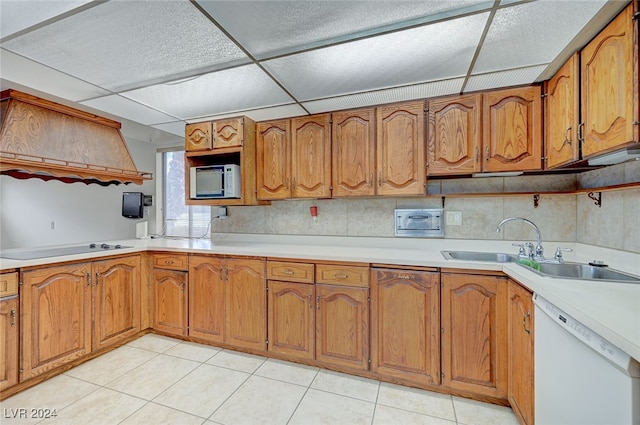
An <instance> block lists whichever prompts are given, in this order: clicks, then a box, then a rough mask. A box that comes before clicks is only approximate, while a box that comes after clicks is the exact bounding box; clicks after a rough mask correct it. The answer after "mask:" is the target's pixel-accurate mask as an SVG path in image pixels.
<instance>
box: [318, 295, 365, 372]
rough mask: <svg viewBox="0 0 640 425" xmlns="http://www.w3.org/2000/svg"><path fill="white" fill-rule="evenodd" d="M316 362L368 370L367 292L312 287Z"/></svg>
mask: <svg viewBox="0 0 640 425" xmlns="http://www.w3.org/2000/svg"><path fill="white" fill-rule="evenodd" d="M316 360H318V361H321V362H325V363H332V364H335V365H339V366H346V367H350V368H354V369H363V370H367V369H368V368H369V288H356V287H345V286H337V285H321V284H316Z"/></svg>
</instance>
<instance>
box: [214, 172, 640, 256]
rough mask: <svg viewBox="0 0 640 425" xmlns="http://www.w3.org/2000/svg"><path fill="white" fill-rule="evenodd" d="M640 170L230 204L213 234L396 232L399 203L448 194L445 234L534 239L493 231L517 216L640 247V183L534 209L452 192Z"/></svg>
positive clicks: (628, 176) (525, 230)
mask: <svg viewBox="0 0 640 425" xmlns="http://www.w3.org/2000/svg"><path fill="white" fill-rule="evenodd" d="M592 173H593V174H592ZM639 176H640V161H636V163H631V164H621V165H618V166H613V167H607V168H604V169H600V170H596V171H590V172H587V173H582V174H575V175H557V176H548V175H547V176H529V177H516V178H490V179H456V180H455V181H454V180H451V181H447V180H442V181H430V182H429V187H428V190H429V192H430V193H431V194H433V195H432V196H427V197H422V198H387V197H385V198H382V197H380V198H340V199H324V200H323V199H317V200H316V199H309V200H284V201H274V202H272V204H271V205H269V206H256V207H229V213H228V215H229V217H228V218H227V219H225V220H214V222H213V224H212V232H214V233H255V234H287V235H323V236H374V237H394V214H393V210H394V209H395V208H440V207H441V206H442V196H444V208H445V212H446V211H461V212H462V224H461V225H459V226H452V225H445V238H450V239H486V240H496V239H505V240H515V241H535V239H536V235H535V232H534V231H533V229H532V228H531V227H530V226H528V225H526V224H524V223H517V222H513V223H508V224H506V225H505V226H504V228H503V231H502V232H501V233H496V231H495V229H496V226H497V225H498V223H499V222H500V220H502V219H503V218H506V217H514V216H518V217H524V218H528V219H530V220H531V221H533V222H534V223H536V224H537V225H538V226H539V227H540V229H541V231H542V236H543V240H545V241H556V242H579V243H585V244H589V245H597V246H602V247H607V248H613V249H620V250H625V251H632V252H640V237H639V236H638V234H639V232H638V224H639V223H640V188H631V189H625V190H619V191H609V192H602V206H601V207H598V206H596V205H595V204H594V201H593V200H592V199H590V198H589V197H588V196H587V194H586V193H579V194H572V193H568V194H552V195H541V196H540V199H539V202H538V207H534V202H533V196H532V195H517V194H512V195H505V196H502V195H491V196H466V197H460V196H453V195H451V196H447V194H448V193H452V192H459V191H464V190H465V180H466V184H467V185H468V186H470V187H471V188H472V190H473V191H474V192H476V191H482V187H486V188H487V189H486V190H485V191H486V192H490V193H495V191H496V188H497V189H500V188H502V189H501V191H503V192H532V191H533V192H535V191H536V190H540V191H541V192H544V191H549V190H559V191H563V190H566V191H568V192H571V191H573V190H575V189H576V188H581V187H582V188H584V187H597V186H598V185H599V184H598V183H603V182H605V183H606V184H613V183H612V182H615V181H620V180H619V179H622V181H623V182H625V183H629V182H638V181H640V178H639ZM596 182H597V183H596ZM483 185H484V186H483ZM454 187H455V188H456V190H455V191H454V190H452V188H454ZM479 188H480V190H478V189H479ZM314 205H315V206H317V207H318V219H317V221H314V220H313V219H312V217H311V214H310V212H309V207H311V206H314Z"/></svg>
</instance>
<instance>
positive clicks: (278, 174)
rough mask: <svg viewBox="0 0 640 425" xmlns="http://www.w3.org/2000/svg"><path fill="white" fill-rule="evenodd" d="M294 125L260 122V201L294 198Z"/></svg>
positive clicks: (257, 158)
mask: <svg viewBox="0 0 640 425" xmlns="http://www.w3.org/2000/svg"><path fill="white" fill-rule="evenodd" d="M290 145H291V121H290V120H279V121H268V122H259V123H258V124H257V125H256V179H257V190H258V199H272V200H275V199H287V198H290V197H291V177H290V175H289V164H290V163H291V158H290V156H291V150H290V149H289V147H290Z"/></svg>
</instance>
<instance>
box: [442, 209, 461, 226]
mask: <svg viewBox="0 0 640 425" xmlns="http://www.w3.org/2000/svg"><path fill="white" fill-rule="evenodd" d="M446 225H447V226H462V211H447V214H446Z"/></svg>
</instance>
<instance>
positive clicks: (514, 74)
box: [464, 65, 547, 92]
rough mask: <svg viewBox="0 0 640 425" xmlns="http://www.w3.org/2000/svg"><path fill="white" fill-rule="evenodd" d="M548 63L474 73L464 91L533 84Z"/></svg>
mask: <svg viewBox="0 0 640 425" xmlns="http://www.w3.org/2000/svg"><path fill="white" fill-rule="evenodd" d="M546 67H547V65H538V66H531V67H527V68H520V69H511V70H508V71H499V72H490V73H488V74H481V75H473V76H471V77H470V78H469V80H468V81H467V85H466V86H465V89H464V91H465V92H470V91H477V90H489V89H495V88H499V87H509V86H518V85H523V84H531V83H532V82H534V81H536V80H537V78H538V76H539V75H540V74H541V73H542V72H543V71H544V70H545V68H546Z"/></svg>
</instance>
